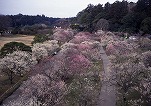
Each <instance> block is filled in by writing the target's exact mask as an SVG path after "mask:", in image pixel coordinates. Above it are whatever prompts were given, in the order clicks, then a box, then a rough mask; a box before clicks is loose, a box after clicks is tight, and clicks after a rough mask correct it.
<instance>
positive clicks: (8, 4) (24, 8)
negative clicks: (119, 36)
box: [0, 0, 137, 18]
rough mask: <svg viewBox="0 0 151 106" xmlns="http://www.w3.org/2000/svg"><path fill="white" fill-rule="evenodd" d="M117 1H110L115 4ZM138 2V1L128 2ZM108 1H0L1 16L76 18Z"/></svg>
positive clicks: (109, 0)
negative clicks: (81, 12) (82, 11)
mask: <svg viewBox="0 0 151 106" xmlns="http://www.w3.org/2000/svg"><path fill="white" fill-rule="evenodd" d="M114 1H116V0H108V2H110V3H113V2H114ZM128 1H133V2H136V1H137V0H128ZM106 2H107V0H0V14H5V15H10V14H12V15H16V14H18V13H21V14H25V15H42V14H44V15H46V16H48V17H59V18H65V17H74V16H76V15H77V13H78V12H80V11H81V10H83V9H85V8H86V7H87V5H88V4H90V3H91V4H94V5H96V4H98V3H100V4H105V3H106Z"/></svg>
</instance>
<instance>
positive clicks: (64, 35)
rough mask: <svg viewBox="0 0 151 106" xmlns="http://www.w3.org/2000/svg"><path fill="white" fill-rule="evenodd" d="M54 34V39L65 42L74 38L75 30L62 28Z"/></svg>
mask: <svg viewBox="0 0 151 106" xmlns="http://www.w3.org/2000/svg"><path fill="white" fill-rule="evenodd" d="M52 36H53V39H54V40H57V41H59V42H61V43H65V42H68V41H69V40H71V39H72V38H73V36H74V32H73V31H72V30H63V29H60V30H57V31H56V32H55V33H54V34H53V35H52Z"/></svg>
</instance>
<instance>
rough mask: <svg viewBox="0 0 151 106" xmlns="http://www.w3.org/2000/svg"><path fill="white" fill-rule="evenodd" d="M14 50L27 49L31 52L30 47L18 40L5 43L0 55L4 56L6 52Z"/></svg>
mask: <svg viewBox="0 0 151 106" xmlns="http://www.w3.org/2000/svg"><path fill="white" fill-rule="evenodd" d="M14 51H27V52H31V47H30V46H27V45H25V44H24V43H19V42H10V43H6V44H5V45H4V46H3V47H2V48H1V50H0V55H1V56H2V57H4V56H6V54H9V53H13V52H14Z"/></svg>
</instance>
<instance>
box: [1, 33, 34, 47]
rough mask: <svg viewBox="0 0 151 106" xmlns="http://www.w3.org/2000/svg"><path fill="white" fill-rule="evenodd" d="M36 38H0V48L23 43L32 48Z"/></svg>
mask: <svg viewBox="0 0 151 106" xmlns="http://www.w3.org/2000/svg"><path fill="white" fill-rule="evenodd" d="M33 38H34V36H32V35H11V36H4V37H0V48H1V47H3V46H4V44H6V43H9V42H22V43H24V44H26V45H28V46H31V42H32V41H33Z"/></svg>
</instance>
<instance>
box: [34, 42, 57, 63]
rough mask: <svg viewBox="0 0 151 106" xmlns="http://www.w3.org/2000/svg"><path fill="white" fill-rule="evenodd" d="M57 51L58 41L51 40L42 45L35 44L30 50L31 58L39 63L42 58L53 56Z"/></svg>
mask: <svg viewBox="0 0 151 106" xmlns="http://www.w3.org/2000/svg"><path fill="white" fill-rule="evenodd" d="M58 50H59V45H58V41H56V40H51V41H46V42H44V43H36V44H34V46H33V48H32V56H33V57H34V58H36V60H37V61H38V62H39V61H40V60H41V59H43V58H44V57H47V56H50V55H53V53H54V52H57V51H58Z"/></svg>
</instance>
